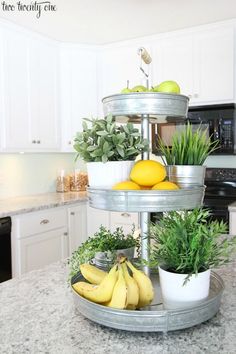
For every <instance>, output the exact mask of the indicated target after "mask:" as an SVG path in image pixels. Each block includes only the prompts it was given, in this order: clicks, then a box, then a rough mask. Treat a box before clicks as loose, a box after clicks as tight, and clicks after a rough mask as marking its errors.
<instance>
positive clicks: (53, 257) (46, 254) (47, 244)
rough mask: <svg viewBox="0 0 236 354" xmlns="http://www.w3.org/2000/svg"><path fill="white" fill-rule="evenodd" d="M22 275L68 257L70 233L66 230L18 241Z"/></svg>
mask: <svg viewBox="0 0 236 354" xmlns="http://www.w3.org/2000/svg"><path fill="white" fill-rule="evenodd" d="M18 242H19V244H18V246H19V254H20V259H19V261H20V274H22V273H26V272H29V271H31V270H34V269H40V268H42V267H44V266H46V265H48V264H50V263H53V262H56V261H60V260H63V259H65V258H66V257H68V232H67V229H66V228H60V229H56V230H51V231H48V232H45V233H43V234H38V235H34V236H29V237H27V238H24V239H20V240H18Z"/></svg>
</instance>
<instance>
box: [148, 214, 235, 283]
mask: <svg viewBox="0 0 236 354" xmlns="http://www.w3.org/2000/svg"><path fill="white" fill-rule="evenodd" d="M209 217H210V212H209V210H206V209H202V208H197V209H194V210H192V211H173V212H169V213H165V214H164V215H163V217H162V219H161V220H160V221H159V222H158V223H156V224H154V223H152V224H151V225H150V236H151V238H152V240H153V243H152V248H151V258H150V259H151V263H152V265H157V264H158V265H162V266H163V265H164V266H165V267H166V269H167V270H169V271H171V272H174V273H180V274H188V275H189V276H190V275H192V274H197V273H198V272H201V271H204V270H207V269H210V268H212V267H218V266H220V265H222V264H224V263H227V262H229V260H230V256H231V254H232V253H233V252H234V251H235V250H236V237H229V236H226V237H224V236H222V234H225V233H226V232H227V225H226V224H225V223H224V222H223V221H221V222H219V221H216V220H211V219H209Z"/></svg>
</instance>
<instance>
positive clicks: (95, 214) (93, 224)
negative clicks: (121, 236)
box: [87, 204, 110, 237]
mask: <svg viewBox="0 0 236 354" xmlns="http://www.w3.org/2000/svg"><path fill="white" fill-rule="evenodd" d="M101 225H103V226H104V227H106V228H108V229H109V228H110V213H109V211H107V210H100V209H95V208H92V207H90V206H89V205H88V204H87V235H88V237H90V236H93V235H94V234H95V232H97V231H98V230H99V228H100V226H101Z"/></svg>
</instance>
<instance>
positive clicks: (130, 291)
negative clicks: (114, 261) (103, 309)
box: [121, 263, 139, 310]
mask: <svg viewBox="0 0 236 354" xmlns="http://www.w3.org/2000/svg"><path fill="white" fill-rule="evenodd" d="M121 267H122V269H123V274H124V278H125V282H126V286H127V304H126V308H127V309H130V310H134V309H135V307H136V306H137V305H138V302H139V287H138V284H137V282H136V280H135V279H134V278H132V277H131V276H130V275H129V272H128V269H127V266H126V263H122V264H121Z"/></svg>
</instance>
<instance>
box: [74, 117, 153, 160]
mask: <svg viewBox="0 0 236 354" xmlns="http://www.w3.org/2000/svg"><path fill="white" fill-rule="evenodd" d="M87 122H89V123H90V125H91V126H90V127H89V126H88V124H87ZM74 142H75V144H74V149H75V150H76V151H77V157H76V158H78V157H80V158H82V159H83V160H84V161H86V162H107V161H124V160H135V158H136V157H137V155H139V154H140V153H142V152H143V151H147V150H148V142H147V140H144V139H142V138H141V134H140V132H139V130H138V129H137V128H134V126H133V124H132V123H127V124H125V125H121V126H118V125H116V123H115V121H114V118H113V117H112V115H108V116H107V117H106V118H105V119H87V118H84V120H83V131H82V132H79V133H77V135H76V138H75V140H74Z"/></svg>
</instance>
